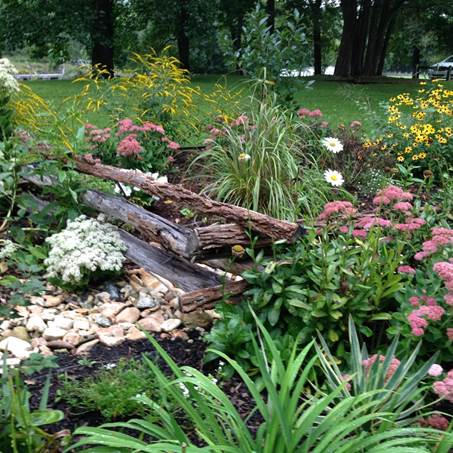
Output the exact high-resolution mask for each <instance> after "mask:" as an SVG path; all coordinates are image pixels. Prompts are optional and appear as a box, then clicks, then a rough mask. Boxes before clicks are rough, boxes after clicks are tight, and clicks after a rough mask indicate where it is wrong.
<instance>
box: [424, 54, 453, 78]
mask: <svg viewBox="0 0 453 453" xmlns="http://www.w3.org/2000/svg"><path fill="white" fill-rule="evenodd" d="M428 74H429V77H430V78H431V79H443V78H447V76H448V77H449V78H450V79H451V78H453V55H451V56H449V57H448V58H445V60H442V61H441V62H440V63H436V64H434V65H432V66H431V67H430V68H429V69H428Z"/></svg>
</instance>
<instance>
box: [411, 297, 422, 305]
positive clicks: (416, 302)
mask: <svg viewBox="0 0 453 453" xmlns="http://www.w3.org/2000/svg"><path fill="white" fill-rule="evenodd" d="M409 303H410V304H411V305H412V306H413V307H419V306H420V299H419V298H418V297H417V296H412V297H409Z"/></svg>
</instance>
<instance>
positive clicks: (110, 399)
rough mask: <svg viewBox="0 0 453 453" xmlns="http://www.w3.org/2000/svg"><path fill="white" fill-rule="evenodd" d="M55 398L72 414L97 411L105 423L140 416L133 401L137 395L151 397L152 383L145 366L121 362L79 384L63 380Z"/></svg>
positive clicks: (155, 391) (154, 387)
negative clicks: (67, 407) (58, 395)
mask: <svg viewBox="0 0 453 453" xmlns="http://www.w3.org/2000/svg"><path fill="white" fill-rule="evenodd" d="M59 394H60V397H61V399H62V400H64V401H65V402H66V403H67V404H68V405H69V407H71V408H72V410H73V411H75V412H82V413H83V412H92V411H97V412H100V413H101V414H102V416H103V417H105V418H106V419H107V420H115V419H117V418H124V417H128V416H131V415H143V414H144V409H143V406H142V405H141V404H140V403H139V402H138V401H137V400H136V399H134V398H135V397H137V396H138V395H139V394H143V395H144V396H145V395H146V396H147V397H155V396H156V395H157V394H158V387H157V384H156V379H155V378H154V376H153V374H152V373H151V372H150V371H149V370H148V369H147V367H146V366H144V365H143V364H141V363H140V362H137V361H135V360H127V359H122V360H120V361H119V362H118V364H117V365H116V366H115V367H114V368H110V369H105V370H102V371H100V372H98V373H96V375H94V376H90V377H87V378H84V379H81V380H74V379H70V378H65V379H64V380H63V381H62V386H61V389H60V390H59Z"/></svg>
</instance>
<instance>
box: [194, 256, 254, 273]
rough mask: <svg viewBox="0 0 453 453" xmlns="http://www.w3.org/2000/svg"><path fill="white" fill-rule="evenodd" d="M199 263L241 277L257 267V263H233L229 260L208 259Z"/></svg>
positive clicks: (248, 261)
mask: <svg viewBox="0 0 453 453" xmlns="http://www.w3.org/2000/svg"><path fill="white" fill-rule="evenodd" d="M197 262H199V263H201V264H206V265H207V266H209V267H212V268H215V269H222V270H223V271H225V272H229V273H230V274H234V275H240V274H242V273H243V272H245V271H247V270H249V269H252V268H253V267H254V266H255V263H254V262H253V261H252V260H246V261H233V260H231V259H228V258H206V259H201V260H200V261H197Z"/></svg>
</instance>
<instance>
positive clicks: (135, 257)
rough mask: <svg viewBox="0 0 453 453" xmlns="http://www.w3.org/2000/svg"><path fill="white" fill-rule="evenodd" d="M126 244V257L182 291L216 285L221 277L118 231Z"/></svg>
mask: <svg viewBox="0 0 453 453" xmlns="http://www.w3.org/2000/svg"><path fill="white" fill-rule="evenodd" d="M119 233H120V236H121V239H122V240H123V241H124V243H125V244H126V245H127V251H126V253H125V255H126V257H127V258H128V259H129V260H130V261H132V262H133V263H135V264H138V265H139V266H140V267H143V268H144V269H145V270H146V271H148V272H152V273H154V274H157V275H161V276H162V277H164V278H165V279H167V280H169V281H170V282H172V283H173V284H174V285H175V286H176V287H178V288H181V289H182V290H184V291H194V290H198V289H200V288H209V287H212V286H217V285H219V284H220V282H221V278H220V277H219V276H218V275H217V274H216V273H215V272H212V271H210V270H208V269H206V268H203V267H201V266H197V265H196V264H193V263H191V262H189V261H187V260H185V259H183V258H180V257H178V256H176V255H174V254H172V253H171V252H167V251H166V250H162V249H159V248H157V247H154V246H152V245H150V244H147V243H146V242H144V241H142V240H141V239H138V238H136V237H135V236H133V235H132V234H130V233H127V232H126V231H123V230H120V231H119Z"/></svg>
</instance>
